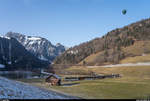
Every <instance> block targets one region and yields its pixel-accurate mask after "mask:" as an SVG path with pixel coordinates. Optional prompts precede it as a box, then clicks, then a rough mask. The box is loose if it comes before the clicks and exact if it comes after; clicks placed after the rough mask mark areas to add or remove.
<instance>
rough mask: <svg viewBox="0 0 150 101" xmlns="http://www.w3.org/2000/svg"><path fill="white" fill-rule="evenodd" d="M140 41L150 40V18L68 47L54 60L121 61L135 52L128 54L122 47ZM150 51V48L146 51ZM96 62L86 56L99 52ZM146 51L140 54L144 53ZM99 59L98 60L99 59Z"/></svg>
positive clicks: (66, 61)
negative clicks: (88, 59)
mask: <svg viewBox="0 0 150 101" xmlns="http://www.w3.org/2000/svg"><path fill="white" fill-rule="evenodd" d="M138 41H150V19H146V20H142V21H139V22H136V23H133V24H131V25H128V26H125V27H123V28H119V29H115V30H112V31H110V32H108V33H107V34H106V35H105V36H103V37H101V38H96V39H93V40H91V41H89V42H85V43H82V44H80V45H77V46H75V47H73V48H70V49H68V50H67V51H65V52H64V53H63V54H62V55H60V56H59V57H57V58H56V59H55V60H54V63H55V64H77V63H80V62H81V61H82V62H84V63H83V64H87V65H102V64H105V63H108V64H109V63H119V61H120V60H121V59H124V58H126V57H129V56H136V55H137V54H136V55H135V54H126V53H125V52H124V51H123V50H122V48H125V47H128V46H132V45H133V44H134V43H136V42H138ZM145 52H146V53H149V52H150V50H147V51H145ZM98 53H99V55H96V56H95V57H96V58H97V59H96V60H92V61H94V62H92V63H88V62H86V60H85V61H84V59H85V58H87V57H88V56H90V55H93V54H98ZM143 53H144V51H143V52H142V53H140V54H143ZM97 60H98V61H97Z"/></svg>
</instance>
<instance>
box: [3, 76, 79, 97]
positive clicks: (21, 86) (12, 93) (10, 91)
mask: <svg viewBox="0 0 150 101" xmlns="http://www.w3.org/2000/svg"><path fill="white" fill-rule="evenodd" d="M0 99H77V98H75V97H72V96H68V95H65V94H61V93H57V92H54V91H49V90H46V89H42V88H38V87H35V86H31V85H29V84H26V83H21V82H17V81H13V80H8V79H6V78H3V77H0Z"/></svg>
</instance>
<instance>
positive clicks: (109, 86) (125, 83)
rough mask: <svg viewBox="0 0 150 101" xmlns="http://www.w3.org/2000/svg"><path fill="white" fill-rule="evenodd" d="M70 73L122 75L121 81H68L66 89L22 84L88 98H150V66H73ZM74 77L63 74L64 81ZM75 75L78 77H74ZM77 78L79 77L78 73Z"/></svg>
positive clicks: (64, 84)
mask: <svg viewBox="0 0 150 101" xmlns="http://www.w3.org/2000/svg"><path fill="white" fill-rule="evenodd" d="M66 71H74V72H76V73H77V72H80V73H81V72H83V73H84V72H88V71H94V72H96V73H97V74H112V73H114V74H120V75H121V76H122V77H121V78H107V79H97V80H81V81H72V82H67V81H63V80H62V86H49V85H47V84H46V83H45V80H44V79H39V78H37V79H30V80H29V79H22V80H19V81H22V82H26V83H29V84H32V85H36V86H40V87H43V88H46V89H48V90H53V89H54V90H55V91H58V92H64V93H67V94H70V95H72V96H78V97H81V98H84V99H142V98H143V99H146V98H148V97H150V72H149V71H150V66H132V67H130V66H129V67H117V68H116V67H110V68H106V67H99V68H86V67H85V66H84V67H78V68H77V67H75V66H74V67H71V68H69V69H67V70H66ZM66 76H68V77H70V76H71V75H61V77H62V78H64V77H66ZM74 76H75V75H74ZM76 76H78V75H77V74H76Z"/></svg>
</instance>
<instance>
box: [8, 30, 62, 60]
mask: <svg viewBox="0 0 150 101" xmlns="http://www.w3.org/2000/svg"><path fill="white" fill-rule="evenodd" d="M5 36H7V37H12V38H15V39H17V40H18V41H19V42H20V43H21V44H22V45H23V46H24V47H25V48H26V49H27V50H28V51H29V52H31V53H32V54H34V55H35V56H36V57H38V58H39V59H41V60H44V61H49V62H52V61H53V60H54V58H55V57H56V56H58V55H60V54H61V53H62V52H64V51H65V47H64V46H63V45H61V44H60V43H58V44H56V46H55V45H53V44H51V42H50V41H48V40H47V39H45V38H42V37H37V36H26V35H23V34H20V33H14V32H8V33H7V34H6V35H5Z"/></svg>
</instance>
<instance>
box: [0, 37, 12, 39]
mask: <svg viewBox="0 0 150 101" xmlns="http://www.w3.org/2000/svg"><path fill="white" fill-rule="evenodd" d="M0 37H1V38H6V39H10V37H7V36H0Z"/></svg>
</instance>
